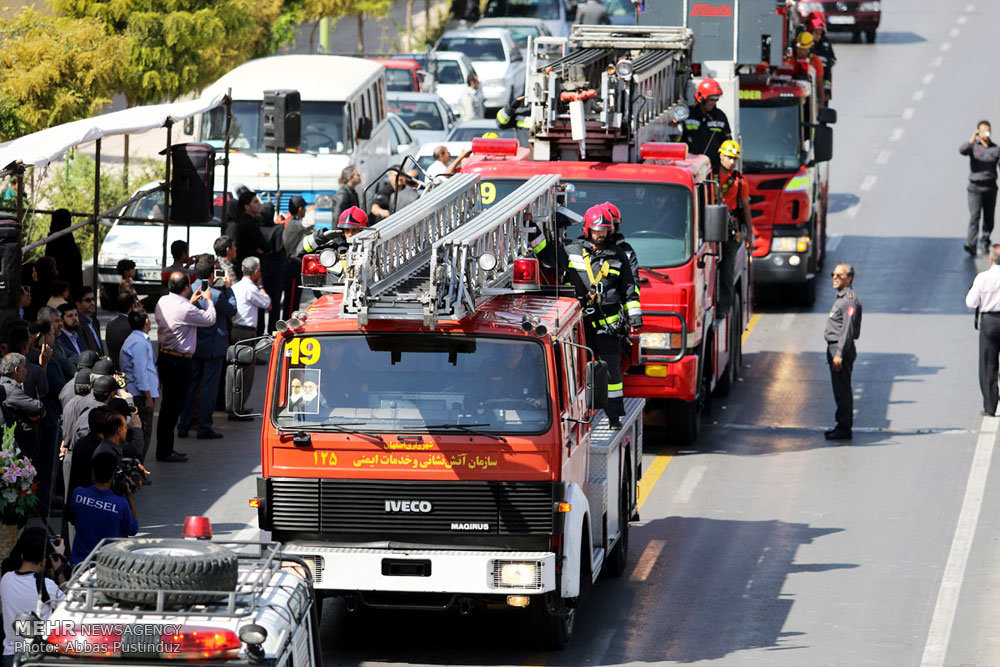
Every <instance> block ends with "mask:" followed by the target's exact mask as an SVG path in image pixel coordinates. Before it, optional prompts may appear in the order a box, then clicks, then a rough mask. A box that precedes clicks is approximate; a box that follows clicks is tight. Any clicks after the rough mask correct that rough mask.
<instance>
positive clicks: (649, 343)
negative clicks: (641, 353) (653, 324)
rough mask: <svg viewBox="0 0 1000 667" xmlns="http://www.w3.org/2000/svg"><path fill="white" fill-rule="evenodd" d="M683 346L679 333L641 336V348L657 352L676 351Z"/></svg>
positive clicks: (645, 334)
mask: <svg viewBox="0 0 1000 667" xmlns="http://www.w3.org/2000/svg"><path fill="white" fill-rule="evenodd" d="M680 346H681V335H680V334H679V333H644V334H639V347H645V348H650V349H655V350H676V349H679V348H680Z"/></svg>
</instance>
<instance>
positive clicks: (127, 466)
mask: <svg viewBox="0 0 1000 667" xmlns="http://www.w3.org/2000/svg"><path fill="white" fill-rule="evenodd" d="M146 480H147V477H146V474H145V473H143V472H142V468H140V467H139V462H138V461H137V460H135V459H121V461H120V462H119V463H118V468H117V469H116V470H115V476H114V478H112V480H111V492H112V493H114V494H115V495H116V496H121V497H123V498H124V497H125V496H126V495H127V494H129V493H133V494H134V493H135V492H136V491H137V490H139V489H141V488H142V485H143V484H145V483H146Z"/></svg>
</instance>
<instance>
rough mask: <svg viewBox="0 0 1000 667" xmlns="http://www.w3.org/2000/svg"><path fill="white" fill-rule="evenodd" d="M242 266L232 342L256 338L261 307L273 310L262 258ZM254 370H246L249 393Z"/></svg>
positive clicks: (232, 416)
mask: <svg viewBox="0 0 1000 667" xmlns="http://www.w3.org/2000/svg"><path fill="white" fill-rule="evenodd" d="M241 268H242V269H243V278H241V279H240V281H239V282H238V283H236V284H235V285H233V294H234V295H235V297H236V316H235V317H233V328H232V330H231V331H230V342H232V343H239V342H240V341H244V340H248V339H250V338H256V337H257V322H258V320H259V319H260V311H261V309H263V310H271V297H269V296H268V295H267V292H265V291H264V288H263V287H262V284H263V281H262V280H261V277H260V260H259V259H258V258H256V257H247V258H246V259H244V260H243V263H242V264H241ZM253 370H254V367H253V366H250V367H249V368H247V369H246V371H244V373H245V375H244V377H245V378H246V394H247V395H249V394H250V390H251V388H252V387H253ZM230 418H234V415H230ZM237 419H238V417H237Z"/></svg>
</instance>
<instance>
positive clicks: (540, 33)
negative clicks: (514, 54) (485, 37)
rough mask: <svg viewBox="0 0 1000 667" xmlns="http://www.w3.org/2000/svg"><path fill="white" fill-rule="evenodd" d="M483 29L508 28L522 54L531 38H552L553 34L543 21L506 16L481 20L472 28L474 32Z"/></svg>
mask: <svg viewBox="0 0 1000 667" xmlns="http://www.w3.org/2000/svg"><path fill="white" fill-rule="evenodd" d="M483 28H506V29H507V30H510V34H511V35H513V36H514V43H515V44H517V48H519V49H521V51H522V52H524V50H525V49H526V48H528V38H529V37H530V38H531V39H535V38H537V37H551V36H552V32H551V31H550V30H549V28H548V26H547V25H546V24H545V21H543V20H541V19H529V18H519V17H511V16H505V17H501V18H492V19H480V20H478V21H476V23H475V25H473V26H472V29H473V30H480V29H483Z"/></svg>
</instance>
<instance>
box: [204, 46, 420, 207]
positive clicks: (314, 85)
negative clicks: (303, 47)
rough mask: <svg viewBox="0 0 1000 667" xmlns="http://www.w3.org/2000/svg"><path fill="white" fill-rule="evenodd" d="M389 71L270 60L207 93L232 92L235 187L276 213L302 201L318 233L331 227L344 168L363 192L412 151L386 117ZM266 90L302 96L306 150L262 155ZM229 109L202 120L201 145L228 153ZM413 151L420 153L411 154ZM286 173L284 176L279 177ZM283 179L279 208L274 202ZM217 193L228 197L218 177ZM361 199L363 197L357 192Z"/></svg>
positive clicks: (307, 59)
mask: <svg viewBox="0 0 1000 667" xmlns="http://www.w3.org/2000/svg"><path fill="white" fill-rule="evenodd" d="M383 72H384V70H383V68H382V67H381V65H379V64H378V63H376V62H373V61H371V60H363V59H360V58H346V57H343V56H326V55H287V56H271V57H268V58H260V59H257V60H251V61H249V62H246V63H244V64H242V65H240V66H239V67H237V68H236V69H234V70H232V71H231V72H229V73H228V74H226V75H224V76H223V77H222V78H220V79H219V80H218V81H216V82H215V83H213V84H212V85H211V86H209V88H208V94H217V93H220V92H221V93H225V92H226V91H227V90H230V89H231V90H232V99H233V119H232V127H231V129H230V143H229V146H230V156H229V186H230V189H232V188H233V186H234V184H243V185H246V186H247V187H249V188H251V189H252V190H255V191H256V192H257V193H258V194H259V195H260V197H261V200H262V201H265V202H266V201H274V204H275V209H276V211H277V212H278V213H282V212H284V211H287V210H288V200H289V198H290V197H292V196H293V195H301V196H302V197H303V198H304V199H305V200H306V202H307V203H310V204H312V203H315V204H316V208H317V217H316V222H317V225H322V226H328V225H329V224H331V220H330V216H331V210H330V205H331V201H332V197H333V193H334V192H336V191H337V189H338V188H339V187H340V184H339V180H338V179H339V177H340V173H341V171H342V170H343V169H344V167H346V166H348V165H349V164H354V165H355V166H356V167H357V168H358V171H359V172H360V173H361V178H362V186H367V185H368V184H369V183H371V182H372V180H373V179H376V178H378V176H379V174H381V173H382V171H384V170H385V169H386V168H387V167H388V166H390V164H392V163H394V162H397V161H398V160H399V159H401V157H402V154H403V153H405V152H406V151H408V150H409V149H410V148H411V147H410V146H409V145H407V144H406V143H403V141H405V140H406V139H408V138H409V137H405V136H403V137H401V136H399V132H397V131H396V128H394V127H392V126H391V125H390V123H389V120H388V118H387V116H386V104H385V82H384V78H383ZM265 90H297V91H299V94H300V95H301V98H302V142H301V144H300V146H299V148H298V149H297V150H286V151H283V152H281V153H280V154H276V153H274V152H273V151H272V152H264V151H263V146H262V135H263V132H262V127H261V113H260V107H261V100H262V99H263V94H264V91H265ZM225 130H226V111H225V108H224V107H219V108H217V109H213V110H212V111H209V112H207V113H205V114H204V115H202V116H201V117H200V118H198V119H196V130H195V138H196V140H197V141H202V142H205V143H208V144H212V145H213V146H215V147H216V148H217V149H220V150H221V149H222V147H223V143H224V139H225ZM413 148H414V149H415V148H416V147H415V146H413ZM279 169H280V173H279ZM279 177H280V187H281V201H280V202H278V201H275V200H274V195H275V192H276V191H277V189H278V186H279V182H278V178H279ZM215 189H216V191H217V192H219V193H221V191H222V173H221V171H220V170H217V171H216V178H215ZM359 194H360V192H359Z"/></svg>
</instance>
